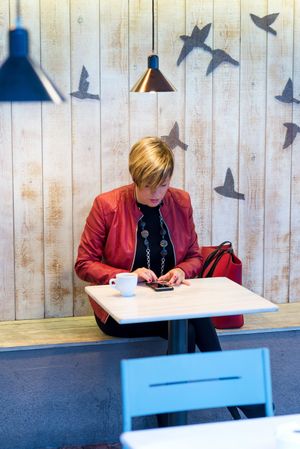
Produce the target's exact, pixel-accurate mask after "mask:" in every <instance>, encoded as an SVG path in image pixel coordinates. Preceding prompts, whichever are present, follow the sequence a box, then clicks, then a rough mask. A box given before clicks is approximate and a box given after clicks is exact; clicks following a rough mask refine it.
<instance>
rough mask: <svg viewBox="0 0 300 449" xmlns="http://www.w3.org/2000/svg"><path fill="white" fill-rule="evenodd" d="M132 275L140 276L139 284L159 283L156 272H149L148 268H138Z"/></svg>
mask: <svg viewBox="0 0 300 449" xmlns="http://www.w3.org/2000/svg"><path fill="white" fill-rule="evenodd" d="M132 273H135V274H137V276H138V282H144V281H146V282H154V281H157V276H156V274H155V273H154V271H152V270H149V269H148V268H145V267H142V268H137V269H136V270H134V271H133V272H132Z"/></svg>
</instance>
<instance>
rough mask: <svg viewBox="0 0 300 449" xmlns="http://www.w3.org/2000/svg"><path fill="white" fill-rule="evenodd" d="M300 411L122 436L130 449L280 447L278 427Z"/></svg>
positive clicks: (263, 448)
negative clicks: (290, 413)
mask: <svg viewBox="0 0 300 449" xmlns="http://www.w3.org/2000/svg"><path fill="white" fill-rule="evenodd" d="M291 421H296V422H298V423H299V425H300V414H297V415H283V416H274V417H269V418H256V419H242V420H239V421H226V422H218V423H209V424H192V425H188V426H180V427H165V428H160V429H147V430H136V431H133V432H125V433H123V434H122V435H121V436H120V440H121V443H122V444H124V445H126V447H127V448H129V449H183V448H189V449H192V448H195V449H196V448H201V449H208V448H209V449H220V448H221V449H276V436H275V433H276V430H277V428H278V426H280V425H281V424H283V423H287V422H291Z"/></svg>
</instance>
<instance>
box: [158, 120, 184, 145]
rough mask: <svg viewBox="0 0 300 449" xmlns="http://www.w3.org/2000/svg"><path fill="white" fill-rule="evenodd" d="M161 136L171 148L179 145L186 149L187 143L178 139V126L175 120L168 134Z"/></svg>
mask: <svg viewBox="0 0 300 449" xmlns="http://www.w3.org/2000/svg"><path fill="white" fill-rule="evenodd" d="M161 138H162V140H164V141H165V142H166V143H167V144H168V145H169V147H170V148H171V149H172V150H174V148H176V147H180V148H182V149H183V150H184V151H186V150H187V149H188V145H187V144H185V143H184V142H182V140H180V139H179V126H178V123H177V122H175V123H174V125H173V128H172V129H171V131H170V133H169V135H168V136H161Z"/></svg>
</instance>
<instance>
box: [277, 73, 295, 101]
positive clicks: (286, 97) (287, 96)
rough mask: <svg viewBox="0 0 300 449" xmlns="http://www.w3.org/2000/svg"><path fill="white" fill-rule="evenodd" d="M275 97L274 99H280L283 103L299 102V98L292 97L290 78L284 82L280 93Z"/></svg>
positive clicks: (292, 90)
mask: <svg viewBox="0 0 300 449" xmlns="http://www.w3.org/2000/svg"><path fill="white" fill-rule="evenodd" d="M275 98H276V100H279V101H282V102H283V103H297V104H299V103H300V100H297V99H296V98H294V89H293V81H292V80H291V78H289V80H288V82H287V83H286V85H285V88H284V89H283V91H282V94H281V95H276V96H275Z"/></svg>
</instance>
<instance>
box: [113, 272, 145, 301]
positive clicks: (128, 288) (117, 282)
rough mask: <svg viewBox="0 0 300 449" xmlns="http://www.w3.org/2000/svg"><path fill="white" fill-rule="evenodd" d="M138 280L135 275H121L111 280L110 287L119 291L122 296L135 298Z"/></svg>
mask: <svg viewBox="0 0 300 449" xmlns="http://www.w3.org/2000/svg"><path fill="white" fill-rule="evenodd" d="M137 279H138V278H137V275H136V274H135V273H119V274H117V275H116V277H115V278H114V279H110V281H109V285H110V286H111V287H113V288H115V289H116V290H119V292H120V293H121V295H122V296H134V295H135V289H136V286H137Z"/></svg>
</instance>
